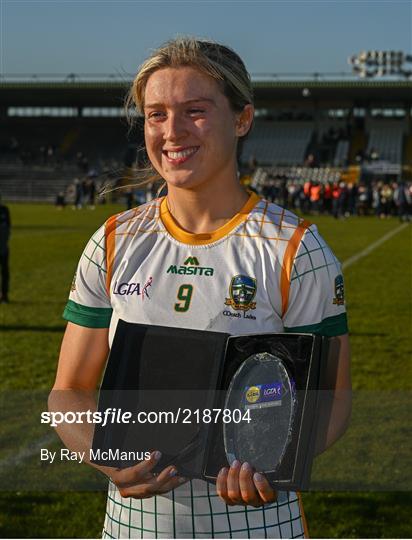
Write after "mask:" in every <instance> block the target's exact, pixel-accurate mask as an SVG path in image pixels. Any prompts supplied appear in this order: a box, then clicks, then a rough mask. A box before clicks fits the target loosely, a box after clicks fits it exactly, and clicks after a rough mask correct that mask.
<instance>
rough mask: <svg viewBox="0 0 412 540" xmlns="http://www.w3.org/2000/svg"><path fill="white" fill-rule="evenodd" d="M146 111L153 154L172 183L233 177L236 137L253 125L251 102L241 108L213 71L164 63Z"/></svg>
mask: <svg viewBox="0 0 412 540" xmlns="http://www.w3.org/2000/svg"><path fill="white" fill-rule="evenodd" d="M144 114H145V140H146V149H147V153H148V156H149V159H150V161H151V162H152V164H153V166H154V167H155V169H156V170H157V171H158V172H159V174H160V175H161V176H162V177H163V178H164V180H166V182H167V183H168V185H169V187H171V186H175V187H177V188H184V189H199V188H200V186H202V185H203V184H204V183H205V182H208V183H210V182H213V183H214V182H225V181H226V182H233V178H234V177H235V176H236V145H237V138H238V137H239V136H242V135H245V134H246V133H247V131H248V129H249V127H250V123H251V121H252V117H253V107H252V105H247V106H246V107H245V111H244V112H242V113H241V114H237V113H235V112H234V111H233V110H232V109H231V107H230V104H229V101H228V99H227V98H226V96H225V95H224V94H223V93H222V91H221V89H220V87H219V85H218V83H217V82H216V81H215V80H214V79H213V78H212V77H209V76H208V75H206V74H204V73H202V72H200V71H198V70H197V69H194V68H192V67H179V68H164V69H159V70H158V71H155V72H154V73H153V74H152V75H151V76H150V77H149V79H148V81H147V84H146V89H145V107H144ZM249 117H250V120H249Z"/></svg>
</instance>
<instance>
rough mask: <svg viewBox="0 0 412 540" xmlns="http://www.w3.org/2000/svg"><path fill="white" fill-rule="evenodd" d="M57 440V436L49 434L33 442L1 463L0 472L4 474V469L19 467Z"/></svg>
mask: <svg viewBox="0 0 412 540" xmlns="http://www.w3.org/2000/svg"><path fill="white" fill-rule="evenodd" d="M55 439H56V435H54V434H53V433H49V434H47V435H45V436H44V437H40V438H39V439H37V440H36V441H34V442H32V443H31V444H29V445H28V446H26V447H25V448H23V449H22V450H20V452H17V454H14V455H11V456H8V457H6V458H4V459H2V460H1V461H0V472H3V471H4V469H7V468H9V467H17V466H19V465H21V464H22V463H24V462H25V461H27V460H28V459H30V458H31V457H33V456H34V455H36V454H38V453H39V451H40V449H41V448H43V447H45V446H47V445H49V444H50V443H51V442H52V441H54V440H55Z"/></svg>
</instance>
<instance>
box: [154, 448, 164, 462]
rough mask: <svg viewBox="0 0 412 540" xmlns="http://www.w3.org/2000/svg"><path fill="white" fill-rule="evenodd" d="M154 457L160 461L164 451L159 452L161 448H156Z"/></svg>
mask: <svg viewBox="0 0 412 540" xmlns="http://www.w3.org/2000/svg"><path fill="white" fill-rule="evenodd" d="M153 457H154V459H155V460H156V461H159V459H160V458H161V457H162V452H159V450H156V452H155V453H154V454H153Z"/></svg>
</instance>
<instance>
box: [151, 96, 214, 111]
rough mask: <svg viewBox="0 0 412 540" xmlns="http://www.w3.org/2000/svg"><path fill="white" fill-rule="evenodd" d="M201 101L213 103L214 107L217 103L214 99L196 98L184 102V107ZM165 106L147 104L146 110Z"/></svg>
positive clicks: (161, 104)
mask: <svg viewBox="0 0 412 540" xmlns="http://www.w3.org/2000/svg"><path fill="white" fill-rule="evenodd" d="M199 101H207V102H208V103H212V105H216V102H215V100H214V99H211V98H205V97H198V98H195V99H188V100H187V101H184V102H183V105H188V104H190V103H197V102H199ZM163 105H164V103H146V104H145V106H144V108H145V109H149V108H153V107H162V106H163Z"/></svg>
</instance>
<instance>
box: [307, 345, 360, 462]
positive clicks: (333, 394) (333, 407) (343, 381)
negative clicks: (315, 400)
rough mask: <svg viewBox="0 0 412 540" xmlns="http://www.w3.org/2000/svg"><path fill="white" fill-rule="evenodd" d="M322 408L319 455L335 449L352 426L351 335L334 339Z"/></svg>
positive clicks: (319, 422)
mask: <svg viewBox="0 0 412 540" xmlns="http://www.w3.org/2000/svg"><path fill="white" fill-rule="evenodd" d="M320 392H321V395H320V399H321V407H320V411H319V419H318V435H317V440H316V447H315V453H316V454H320V453H322V452H324V451H325V450H326V449H327V448H329V447H330V446H332V444H333V443H335V442H336V441H337V440H338V439H339V438H340V437H342V435H343V434H344V433H345V431H346V430H347V428H348V426H349V420H350V415H351V410H352V385H351V374H350V346H349V336H348V334H344V335H342V336H337V337H334V338H331V340H330V346H329V355H328V361H327V366H326V377H325V386H324V388H322V389H321V390H320Z"/></svg>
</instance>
